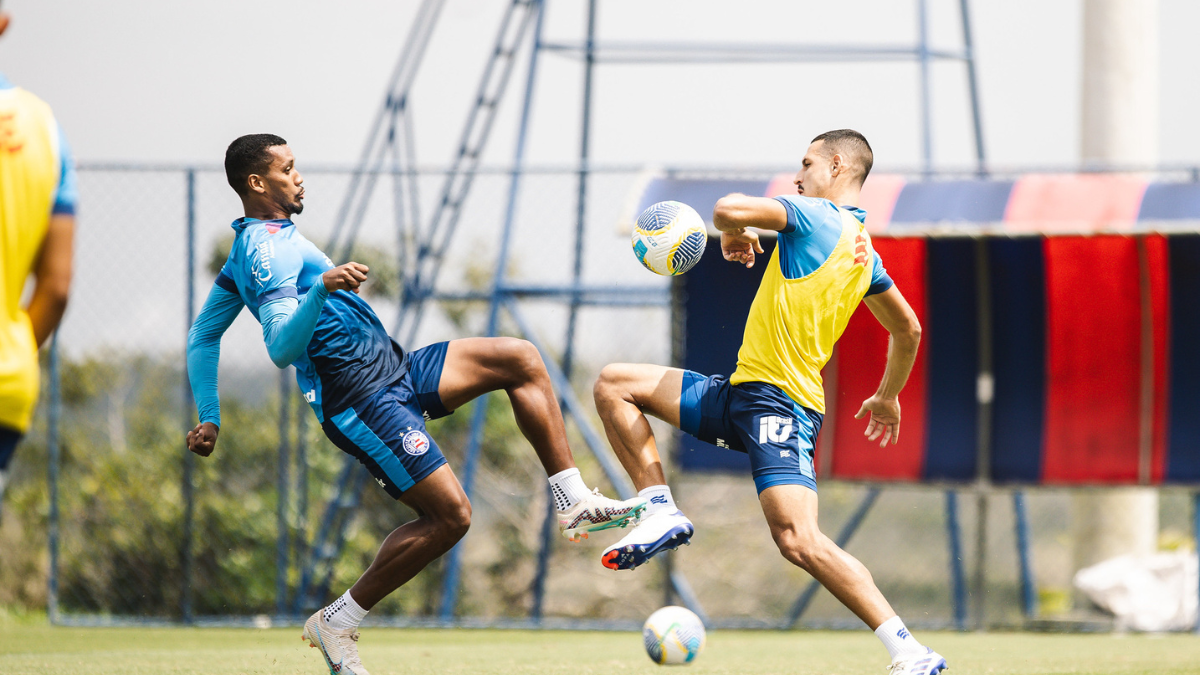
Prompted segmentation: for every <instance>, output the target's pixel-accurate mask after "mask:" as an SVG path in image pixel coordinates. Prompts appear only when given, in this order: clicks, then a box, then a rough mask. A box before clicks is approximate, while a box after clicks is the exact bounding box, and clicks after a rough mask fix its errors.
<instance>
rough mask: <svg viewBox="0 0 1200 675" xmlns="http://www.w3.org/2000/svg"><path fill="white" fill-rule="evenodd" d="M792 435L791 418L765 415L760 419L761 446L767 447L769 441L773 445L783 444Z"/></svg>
mask: <svg viewBox="0 0 1200 675" xmlns="http://www.w3.org/2000/svg"><path fill="white" fill-rule="evenodd" d="M791 434H792V420H791V418H789V417H778V416H776V415H763V416H762V417H760V418H758V443H759V445H766V444H767V442H768V441H770V442H771V443H783V442H784V441H786V440H787V439H788V436H790V435H791Z"/></svg>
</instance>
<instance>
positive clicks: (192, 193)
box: [180, 169, 196, 623]
mask: <svg viewBox="0 0 1200 675" xmlns="http://www.w3.org/2000/svg"><path fill="white" fill-rule="evenodd" d="M186 277H187V283H186V288H187V297H186V298H184V306H185V307H186V308H187V316H185V317H184V333H183V336H184V337H183V339H184V342H183V344H184V345H185V349H186V345H187V333H188V331H190V330H191V328H192V317H194V316H195V315H196V170H195V169H188V170H187V271H186ZM194 406H195V402H194V401H192V388H191V386H190V385H189V384H188V377H187V366H186V361H185V366H184V368H183V416H184V423H183V428H184V432H185V433H186V432H187V431H191V429H192V427H193V426H194V423H195V419H196V414H195V410H194ZM195 464H196V458H195V456H194V455H193V454H192V453H191V452H190V451H188V449H187V448H186V447H185V448H184V450H183V485H182V488H183V547H182V548H183V556H182V557H183V588H182V592H181V593H180V609H181V613H182V614H183V621H184V623H192V621H193V618H194V617H193V616H192V585H193V584H192V575H193V574H194V573H195V569H194V567H195V565H194V563H195V561H194V559H193V558H194V555H195V553H194V551H193V550H192V539H193V528H194V527H195V518H196V505H195V494H194V488H193V485H192V481H193V476H192V474H193V472H194V471H195Z"/></svg>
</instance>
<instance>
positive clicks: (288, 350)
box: [187, 283, 329, 426]
mask: <svg viewBox="0 0 1200 675" xmlns="http://www.w3.org/2000/svg"><path fill="white" fill-rule="evenodd" d="M327 298H329V291H328V290H326V288H325V284H323V283H318V284H314V285H313V287H312V288H310V289H309V291H308V292H307V293H305V294H304V301H303V302H301V301H299V300H297V299H296V298H279V299H276V300H272V301H270V302H267V303H264V304H263V305H261V306H259V308H258V318H259V321H260V322H262V330H263V341H264V342H265V343H266V345H267V354H268V355H269V356H270V357H271V361H272V362H273V363H274V364H275V365H276V366H278V367H280V368H287V367H288V366H289V365H290V364H291V363H292V362H293V361H295V360H296V359H298V358H300V356H301V355H302V354H304V349H305V347H307V346H308V342H309V340H311V339H312V334H313V330H314V329H315V328H316V326H317V319H318V318H320V316H321V308H322V307H324V306H325V300H326V299H327ZM242 306H243V303H242V298H241V296H239V295H238V294H237V293H231V292H229V291H227V290H225V289H224V288H221V286H219V285H215V284H214V285H213V289H212V292H211V293H209V296H208V300H207V301H206V302H205V303H204V307H203V308H202V309H201V310H200V316H198V317H196V321H195V323H193V324H192V329H191V330H190V331H189V332H188V359H187V361H188V379H189V380H190V382H191V385H192V396H193V397H194V398H195V399H196V408H197V411H198V412H199V414H200V421H201V422H212V423H213V424H215V425H217V426H221V403H220V400H219V399H218V397H217V365H218V362H219V361H220V358H221V336H222V335H224V334H225V331H226V330H227V329H228V328H229V326H230V324H232V323H233V320H234V319H235V318H237V315H238V313H239V312H240V311H241V310H242Z"/></svg>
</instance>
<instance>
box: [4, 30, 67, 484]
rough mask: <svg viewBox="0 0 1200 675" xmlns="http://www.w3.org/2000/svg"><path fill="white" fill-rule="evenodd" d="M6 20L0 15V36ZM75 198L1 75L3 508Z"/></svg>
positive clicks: (34, 121) (44, 137)
mask: <svg viewBox="0 0 1200 675" xmlns="http://www.w3.org/2000/svg"><path fill="white" fill-rule="evenodd" d="M8 23H9V16H8V14H6V13H3V12H0V34H3V33H4V31H5V29H7V28H8ZM75 201H76V187H75V164H74V162H73V161H72V159H71V151H70V149H69V148H68V147H67V139H66V138H65V137H64V136H63V133H62V129H60V128H59V126H58V122H56V121H55V120H54V113H53V112H51V110H50V106H48V105H46V104H45V103H44V102H42V100H41V99H39V98H38V97H37V96H34V95H33V94H31V93H29V92H28V91H25V90H24V89H20V88H18V87H15V86H13V84H12V83H11V82H9V81H8V80H7V79H6V78H5V77H4V75H3V74H0V262H2V263H3V265H4V269H3V271H0V302H3V303H4V304H3V307H0V504H2V503H3V498H4V487H5V485H6V483H7V482H8V467H9V464H10V463H11V462H12V458H13V455H14V454H15V452H16V447H17V443H18V442H20V440H21V437H22V436H23V435H24V434H25V431H26V430H27V429H28V428H29V423H30V420H31V418H32V417H33V407H34V404H36V403H37V398H38V357H37V350H38V347H40V346H41V345H42V344H43V343H44V342H45V341H46V339H47V338H48V337H50V334H51V333H53V332H54V329H55V328H57V327H58V322H59V321H60V320H62V315H63V312H64V311H65V310H66V308H67V293H68V290H69V288H70V285H71V245H72V239H73V238H74V233H75ZM30 274H33V277H34V287H33V295H32V296H31V297H30V298H29V302H28V304H26V305H24V306H22V304H21V294H22V292H23V291H24V290H25V282H26V281H27V280H28V278H29V275H30Z"/></svg>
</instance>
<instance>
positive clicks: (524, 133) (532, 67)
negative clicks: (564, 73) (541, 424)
mask: <svg viewBox="0 0 1200 675" xmlns="http://www.w3.org/2000/svg"><path fill="white" fill-rule="evenodd" d="M530 11H535V12H537V13H538V14H537V23H536V24H535V25H534V29H533V46H532V48H531V50H530V54H529V73H528V75H527V76H526V78H525V97H524V102H523V103H522V107H521V123H520V126H519V127H518V130H517V147H516V149H515V152H514V156H513V168H512V175H511V178H510V180H509V185H508V208H507V210H506V211H505V214H504V229H503V230H502V232H501V235H500V252H499V254H498V255H497V256H496V272H495V275H494V276H493V278H492V300H491V307H490V309H489V311H488V325H487V334H488V336H494V335H495V334H496V332H497V331H498V330H499V319H500V305H501V304H502V302H503V299H504V277H505V269H506V268H507V267H508V254H509V248H510V244H511V243H512V230H513V222H514V220H515V219H516V209H517V193H518V191H519V189H520V185H521V175H522V173H523V172H524V170H525V140H526V138H527V137H528V132H529V118H530V113H531V112H532V108H533V85H534V82H535V80H536V76H537V62H538V53H539V52H540V51H541V47H542V18H543V17H544V16H545V11H546V7H545V4H544V2H543V1H542V0H533V4H532V6H531V7H530ZM487 403H488V397H487V396H481V397H479V399H477V400H476V401H475V409H474V410H473V411H472V415H471V433H470V436H469V437H468V439H467V452H466V457H464V460H463V474H462V486H463V492H465V493H466V495H467V497H468V498H470V496H471V487H472V484H473V483H474V481H475V467H476V465H477V464H478V463H479V452H480V447H481V445H482V443H483V423H484V422H485V421H486V420H487ZM462 546H463V545H462V542H459V543H458V544H457V545H455V547H454V548H452V549H450V552H449V553H447V554H446V576H445V577H443V579H442V605H441V611H440V612H439V615H440V617H441V619H442V620H443V621H450V620H452V619H453V618H454V613H455V609H456V607H457V606H458V582H459V577H460V576H461V574H462Z"/></svg>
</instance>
